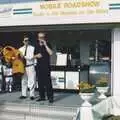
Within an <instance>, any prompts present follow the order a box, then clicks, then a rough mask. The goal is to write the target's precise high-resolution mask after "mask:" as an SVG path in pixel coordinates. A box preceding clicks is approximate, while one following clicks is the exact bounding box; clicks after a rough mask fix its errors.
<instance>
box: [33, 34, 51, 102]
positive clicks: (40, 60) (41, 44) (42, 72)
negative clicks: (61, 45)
mask: <svg viewBox="0 0 120 120" xmlns="http://www.w3.org/2000/svg"><path fill="white" fill-rule="evenodd" d="M45 37H46V36H45V33H43V32H39V33H38V44H37V45H36V47H35V56H34V57H35V58H37V73H38V74H37V75H38V89H39V99H38V100H37V101H44V100H45V98H46V95H45V93H46V92H47V98H48V100H49V102H50V103H53V89H52V82H51V76H50V56H51V55H52V49H51V47H50V44H49V43H48V42H47V41H46V38H45ZM45 91H46V92H45Z"/></svg>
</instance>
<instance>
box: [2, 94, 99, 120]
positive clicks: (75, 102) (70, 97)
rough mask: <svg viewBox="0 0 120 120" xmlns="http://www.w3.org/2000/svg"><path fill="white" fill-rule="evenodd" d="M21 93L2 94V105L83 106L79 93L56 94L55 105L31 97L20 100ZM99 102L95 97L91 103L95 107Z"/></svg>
mask: <svg viewBox="0 0 120 120" xmlns="http://www.w3.org/2000/svg"><path fill="white" fill-rule="evenodd" d="M19 96H20V92H13V93H4V94H3V93H1V94H0V104H2V103H6V102H8V103H11V102H12V103H18V104H20V103H21V104H30V105H31V104H34V105H38V106H39V105H40V106H41V105H42V106H46V105H52V106H58V107H59V106H60V107H63V108H64V107H75V108H78V107H80V106H81V104H82V102H83V100H82V99H81V98H80V96H79V95H78V94H77V93H61V92H59V93H58V92H56V93H55V94H54V103H53V104H49V102H48V101H45V102H36V100H33V101H31V100H30V99H29V97H28V98H27V99H25V100H20V99H19ZM37 98H38V93H37V92H36V99H37ZM97 102H99V100H98V99H97V96H94V97H93V98H92V100H91V103H92V104H93V105H94V104H96V103H97ZM94 115H95V120H100V119H98V118H97V115H96V114H94Z"/></svg>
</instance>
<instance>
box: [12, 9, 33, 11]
mask: <svg viewBox="0 0 120 120" xmlns="http://www.w3.org/2000/svg"><path fill="white" fill-rule="evenodd" d="M13 11H32V8H24V9H13Z"/></svg>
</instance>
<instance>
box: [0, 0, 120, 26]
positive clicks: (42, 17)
mask: <svg viewBox="0 0 120 120" xmlns="http://www.w3.org/2000/svg"><path fill="white" fill-rule="evenodd" d="M119 14H120V0H70V1H41V2H32V3H20V4H8V5H4V6H3V5H0V26H18V25H56V24H86V23H119V22H120V16H119Z"/></svg>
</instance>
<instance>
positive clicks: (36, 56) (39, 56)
mask: <svg viewBox="0 0 120 120" xmlns="http://www.w3.org/2000/svg"><path fill="white" fill-rule="evenodd" d="M41 57H42V55H41V54H40V53H38V54H36V55H34V58H41Z"/></svg>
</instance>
